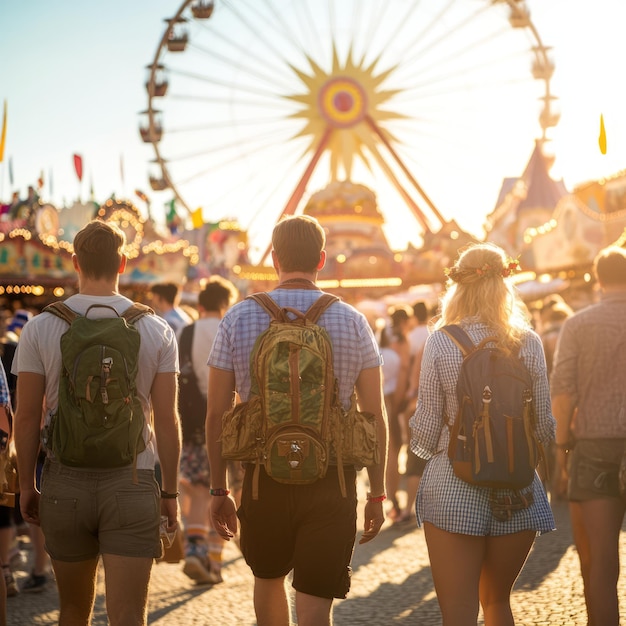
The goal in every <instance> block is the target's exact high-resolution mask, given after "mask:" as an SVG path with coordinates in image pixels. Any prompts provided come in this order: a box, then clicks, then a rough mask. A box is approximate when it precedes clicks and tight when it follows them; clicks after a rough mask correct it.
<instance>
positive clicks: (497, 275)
mask: <svg viewBox="0 0 626 626" xmlns="http://www.w3.org/2000/svg"><path fill="white" fill-rule="evenodd" d="M517 269H519V267H518V265H517V262H515V261H511V260H509V259H508V258H507V257H506V255H505V253H504V252H503V251H502V250H501V249H500V248H498V247H497V246H494V245H492V244H478V245H473V246H471V247H469V248H467V249H466V250H465V251H464V252H463V253H462V254H461V255H460V257H459V259H458V260H457V262H456V263H455V265H454V266H453V267H452V268H450V269H448V270H447V271H446V273H447V275H448V285H447V290H446V293H445V295H444V296H443V298H442V301H441V317H440V318H439V319H438V320H437V322H436V323H435V326H434V331H433V332H432V334H431V335H430V336H429V338H428V340H427V342H426V346H425V348H424V356H423V360H422V369H421V375H420V384H419V396H418V398H419V399H418V403H417V408H416V411H415V414H414V415H413V417H412V418H411V421H410V426H411V449H412V450H413V452H414V453H415V454H416V455H417V456H418V457H419V458H420V459H423V462H424V464H425V468H424V473H423V476H422V479H421V482H420V486H419V491H418V496H417V503H416V511H417V520H418V524H420V525H422V524H423V526H424V534H425V538H426V543H427V546H428V553H429V558H430V563H431V571H432V576H433V581H434V584H435V591H436V593H437V599H438V601H439V606H440V608H441V612H442V616H443V625H444V626H465V625H470V624H471V625H472V626H474V625H475V624H476V623H477V619H478V610H479V603H480V605H481V606H482V609H483V614H484V623H485V626H511V625H513V624H514V619H513V615H512V612H511V606H510V594H511V589H512V587H513V584H514V582H515V580H516V579H517V577H518V575H519V573H520V571H521V569H522V567H523V565H524V562H525V561H526V558H527V556H528V553H529V552H530V549H531V547H532V545H533V542H534V540H535V536H536V535H537V534H541V533H544V532H548V531H550V530H553V529H554V518H553V516H552V512H551V510H550V505H549V504H548V500H547V497H546V494H545V491H544V489H543V486H542V483H541V480H540V479H539V477H538V476H537V475H535V479H534V482H533V483H532V484H531V485H530V486H529V487H527V488H525V489H524V490H522V495H523V496H524V498H523V502H524V504H526V503H530V504H529V506H527V507H526V508H521V509H517V507H515V506H514V507H513V508H514V510H512V512H511V514H510V517H509V519H508V520H506V521H501V520H499V519H497V518H496V517H495V516H494V514H493V512H492V510H491V505H490V496H497V497H498V498H501V497H503V496H505V497H510V498H511V501H512V503H513V504H514V505H515V504H516V498H519V494H518V493H516V492H513V491H508V490H503V489H498V490H492V489H490V488H488V487H477V486H474V485H471V484H469V483H466V482H464V481H462V480H460V479H459V478H457V477H456V476H455V474H454V473H453V470H452V466H451V464H450V461H449V459H448V455H447V449H448V441H449V426H448V424H451V420H453V419H454V416H455V415H456V412H457V407H458V402H457V398H456V382H457V378H458V374H459V369H460V367H461V362H462V355H461V351H460V350H459V348H458V347H457V346H456V345H455V343H454V342H453V341H452V339H450V338H449V337H448V335H446V334H445V333H444V332H443V331H441V330H440V329H441V328H442V327H443V326H445V325H447V324H458V325H460V326H461V327H462V328H463V329H464V330H465V331H466V332H467V333H468V335H469V336H470V338H471V339H472V341H473V342H474V343H475V344H477V343H479V342H480V341H481V340H482V339H484V338H486V337H489V336H494V335H495V336H496V337H497V338H498V343H499V344H500V346H502V347H504V348H505V349H508V350H515V351H518V352H519V356H520V358H521V359H522V360H523V362H524V364H525V365H526V367H527V368H528V369H529V371H530V373H531V377H532V380H533V396H534V401H535V407H536V412H537V425H536V428H537V436H538V438H539V440H540V441H541V442H542V443H543V444H544V445H547V444H548V443H549V442H550V441H551V440H552V439H553V438H554V432H555V421H554V418H553V417H552V413H551V408H550V394H549V388H548V379H547V376H546V364H545V358H544V354H543V348H542V344H541V339H540V338H539V336H538V335H537V334H536V333H535V332H534V331H533V330H532V329H531V328H530V326H529V323H528V317H527V314H526V310H525V307H524V305H523V303H522V302H521V301H520V300H519V299H518V298H517V297H516V294H515V292H514V288H513V286H512V285H510V284H509V281H508V280H507V278H508V277H509V276H510V275H511V274H512V273H514V272H515V271H516V270H517ZM531 492H532V496H530V493H531ZM499 517H501V516H499Z"/></svg>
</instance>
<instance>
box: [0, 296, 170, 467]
mask: <svg viewBox="0 0 626 626" xmlns="http://www.w3.org/2000/svg"><path fill="white" fill-rule="evenodd" d="M65 304H67V306H69V307H70V308H71V309H72V310H73V311H76V313H79V314H81V315H84V314H85V313H86V312H87V309H88V308H89V307H90V306H91V305H93V304H99V305H105V307H106V306H108V307H112V308H113V309H115V311H117V313H118V314H122V313H123V312H124V311H125V310H126V309H127V308H128V307H129V306H131V305H132V300H129V299H128V298H126V297H124V296H121V295H114V296H85V295H82V294H77V295H75V296H71V297H69V298H68V299H67V300H66V301H65ZM105 307H102V306H100V307H96V308H93V309H91V311H89V316H90V317H94V318H99V317H113V315H114V314H113V311H111V310H109V309H107V308H105ZM136 327H137V329H138V330H139V333H140V335H141V344H140V348H139V371H138V374H137V393H138V395H139V398H140V399H141V404H142V406H143V410H144V415H145V418H146V425H145V428H144V440H145V441H146V449H145V450H144V451H143V452H142V453H140V454H139V455H138V457H137V467H138V469H152V468H153V467H154V463H155V449H156V443H155V440H154V433H153V432H152V429H151V427H150V414H151V409H150V390H151V388H152V383H153V380H154V377H155V376H156V374H160V373H165V372H176V373H178V345H177V343H176V338H175V336H174V332H173V330H172V328H171V327H170V325H169V324H168V323H167V322H166V321H165V320H164V319H163V318H161V317H159V316H158V315H146V316H144V317H142V318H141V319H140V320H139V321H138V322H136ZM67 329H68V325H67V323H66V322H65V321H63V320H62V319H60V318H58V317H56V316H55V315H53V314H52V313H41V314H39V315H36V316H35V317H33V318H32V319H31V320H30V321H29V322H28V324H26V326H24V329H23V331H22V334H21V336H20V341H19V343H18V347H17V352H16V356H15V358H14V359H13V365H12V368H11V371H12V373H13V374H16V375H19V374H20V373H22V372H32V373H34V374H41V375H42V376H45V397H44V412H45V415H44V422H45V423H46V424H48V423H49V421H50V417H51V416H52V414H53V413H54V411H55V410H56V408H57V403H58V397H59V378H60V375H61V335H63V333H65V331H66V330H67Z"/></svg>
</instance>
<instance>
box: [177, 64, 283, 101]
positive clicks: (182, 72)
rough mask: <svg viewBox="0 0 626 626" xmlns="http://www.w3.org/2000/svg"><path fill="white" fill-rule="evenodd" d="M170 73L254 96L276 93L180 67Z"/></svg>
mask: <svg viewBox="0 0 626 626" xmlns="http://www.w3.org/2000/svg"><path fill="white" fill-rule="evenodd" d="M170 73H171V74H176V75H177V76H184V77H185V78H190V79H192V80H195V81H199V82H204V83H207V84H209V85H219V86H220V87H225V88H226V89H232V90H233V91H235V90H236V91H242V92H245V93H249V94H252V95H255V96H261V97H264V98H276V97H277V95H278V94H276V93H273V92H271V91H266V90H263V89H256V88H254V87H250V86H248V85H245V84H244V85H242V84H241V83H238V82H235V81H225V80H220V79H218V78H216V77H214V76H203V75H202V74H196V73H195V72H187V71H185V70H181V69H171V70H170Z"/></svg>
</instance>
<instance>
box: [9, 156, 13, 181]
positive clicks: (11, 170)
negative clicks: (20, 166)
mask: <svg viewBox="0 0 626 626" xmlns="http://www.w3.org/2000/svg"><path fill="white" fill-rule="evenodd" d="M9 185H11V187H13V157H9Z"/></svg>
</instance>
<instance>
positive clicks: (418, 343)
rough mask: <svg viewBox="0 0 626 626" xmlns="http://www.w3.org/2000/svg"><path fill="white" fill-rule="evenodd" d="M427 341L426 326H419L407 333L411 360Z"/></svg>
mask: <svg viewBox="0 0 626 626" xmlns="http://www.w3.org/2000/svg"><path fill="white" fill-rule="evenodd" d="M427 339H428V325H427V324H420V325H419V326H416V327H415V328H413V329H411V331H410V332H409V345H410V346H411V358H413V357H414V356H415V355H416V354H417V353H418V352H419V351H420V350H421V349H422V348H423V347H424V345H425V344H426V340H427Z"/></svg>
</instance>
